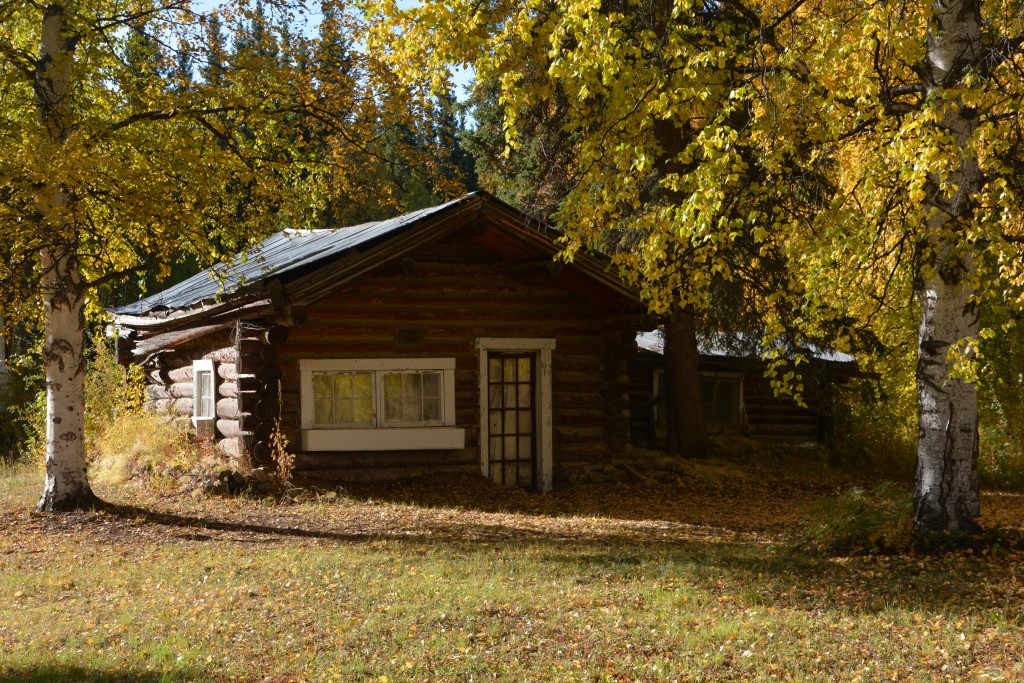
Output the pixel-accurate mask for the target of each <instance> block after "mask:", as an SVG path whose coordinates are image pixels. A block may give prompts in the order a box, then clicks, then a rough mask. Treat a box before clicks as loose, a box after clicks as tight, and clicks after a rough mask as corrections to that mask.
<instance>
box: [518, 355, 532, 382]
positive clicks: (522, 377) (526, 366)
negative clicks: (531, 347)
mask: <svg viewBox="0 0 1024 683" xmlns="http://www.w3.org/2000/svg"><path fill="white" fill-rule="evenodd" d="M519 381H520V382H529V381H530V359H529V358H520V359H519Z"/></svg>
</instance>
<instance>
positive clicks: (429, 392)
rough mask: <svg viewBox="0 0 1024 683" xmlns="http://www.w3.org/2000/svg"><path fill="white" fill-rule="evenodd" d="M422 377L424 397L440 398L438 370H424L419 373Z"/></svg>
mask: <svg viewBox="0 0 1024 683" xmlns="http://www.w3.org/2000/svg"><path fill="white" fill-rule="evenodd" d="M420 377H421V378H422V379H423V396H424V398H440V397H441V373H440V372H424V373H422V374H421V375H420Z"/></svg>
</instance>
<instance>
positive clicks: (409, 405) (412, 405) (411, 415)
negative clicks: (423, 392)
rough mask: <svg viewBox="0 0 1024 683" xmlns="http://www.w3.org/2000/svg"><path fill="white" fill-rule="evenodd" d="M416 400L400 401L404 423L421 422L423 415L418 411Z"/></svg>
mask: <svg viewBox="0 0 1024 683" xmlns="http://www.w3.org/2000/svg"><path fill="white" fill-rule="evenodd" d="M420 408H421V406H420V400H419V399H418V398H405V399H403V400H402V420H403V421H405V422H422V421H423V414H422V411H421V410H420Z"/></svg>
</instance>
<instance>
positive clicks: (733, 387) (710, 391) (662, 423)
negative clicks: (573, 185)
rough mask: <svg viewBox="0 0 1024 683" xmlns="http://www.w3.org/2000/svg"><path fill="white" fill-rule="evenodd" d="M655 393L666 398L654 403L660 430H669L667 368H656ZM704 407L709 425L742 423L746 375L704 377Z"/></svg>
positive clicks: (657, 426) (701, 378)
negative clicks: (744, 377) (744, 378)
mask: <svg viewBox="0 0 1024 683" xmlns="http://www.w3.org/2000/svg"><path fill="white" fill-rule="evenodd" d="M653 388H654V396H655V397H658V396H660V397H662V400H661V401H659V402H657V403H655V405H654V423H655V429H656V431H657V433H659V434H664V433H665V432H666V431H667V429H668V395H667V385H666V381H665V371H664V370H655V371H654V387H653ZM700 394H701V408H702V409H703V412H704V420H705V421H706V422H707V423H709V424H729V425H735V424H740V422H741V421H742V410H743V408H742V405H743V378H742V377H741V376H740V375H738V374H736V375H712V374H701V376H700Z"/></svg>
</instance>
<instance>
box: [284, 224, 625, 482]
mask: <svg viewBox="0 0 1024 683" xmlns="http://www.w3.org/2000/svg"><path fill="white" fill-rule="evenodd" d="M566 270H568V269H566ZM552 271H555V272H554V273H552ZM562 277H568V275H567V274H565V273H564V272H563V271H561V270H560V269H552V268H547V267H545V266H544V264H543V263H542V262H541V263H538V264H537V267H524V266H523V265H522V264H514V265H510V264H508V263H507V262H505V261H504V260H502V259H501V258H500V257H499V256H498V255H496V254H495V253H494V251H492V250H490V249H488V248H486V247H485V246H483V245H482V244H481V242H480V240H475V239H474V238H473V237H471V236H468V235H465V234H463V235H462V236H461V237H460V236H453V237H450V238H448V239H446V240H444V241H442V242H440V243H437V244H434V245H431V246H429V247H424V248H421V249H419V250H417V251H416V252H414V253H412V254H410V255H409V257H408V258H405V259H402V261H401V263H396V264H393V265H392V266H390V267H385V268H383V269H381V270H379V271H377V272H375V273H371V274H369V275H366V276H363V277H361V278H359V279H358V280H357V281H355V282H353V283H352V284H350V285H347V286H345V287H344V288H341V289H338V290H337V291H335V292H334V293H332V294H329V295H327V296H324V297H323V298H322V299H320V300H319V301H317V302H315V303H313V304H311V305H309V306H308V307H306V310H305V318H306V321H305V323H304V324H302V325H297V326H294V327H293V328H292V330H291V335H290V337H289V338H288V340H287V342H285V343H283V344H281V346H280V347H279V355H278V362H279V365H280V369H281V391H282V398H283V401H282V413H281V420H282V427H283V431H284V433H285V435H286V436H287V438H288V440H289V442H290V443H291V444H293V445H297V444H299V443H301V438H300V437H301V433H300V424H301V415H300V397H299V361H300V360H302V359H334V358H415V357H446V358H454V359H455V402H456V426H458V427H461V428H464V429H465V430H466V442H465V448H463V449H459V450H452V451H435V450H424V451H412V450H410V451H383V452H371V453H352V452H317V453H300V454H299V455H298V458H297V462H296V465H297V468H298V471H299V473H301V474H304V475H306V476H308V477H321V478H325V479H337V480H346V479H348V480H353V479H371V478H390V477H402V476H415V475H420V474H426V473H436V472H439V471H448V472H461V473H467V474H476V473H479V472H480V465H479V438H480V433H479V432H480V413H479V411H480V406H479V396H478V394H479V386H480V384H479V376H478V374H479V363H478V356H477V350H476V348H475V340H476V339H477V338H479V337H506V338H524V337H526V338H554V339H556V347H555V349H554V351H553V353H552V399H553V400H552V403H553V448H554V462H555V479H556V481H557V480H559V479H564V478H566V477H567V476H568V474H567V473H568V470H570V469H572V468H573V467H577V466H580V465H582V464H585V463H593V462H600V461H605V460H608V459H609V458H610V457H611V455H612V454H613V453H614V452H618V451H623V450H625V449H626V448H627V446H628V443H629V414H628V397H627V396H626V393H625V392H626V384H627V382H628V376H627V369H626V361H627V358H628V357H629V355H630V354H631V353H633V352H634V349H635V346H634V344H633V338H634V336H635V329H636V324H637V323H636V321H635V319H634V318H629V317H626V316H623V315H621V314H619V313H617V312H615V311H609V310H607V309H605V308H602V307H601V306H598V305H597V304H594V303H591V302H590V301H588V300H586V299H585V298H583V297H581V296H580V295H578V294H576V293H574V292H573V291H569V290H567V289H565V281H562V282H560V281H559V278H562ZM619 306H620V309H621V303H620V304H619Z"/></svg>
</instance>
